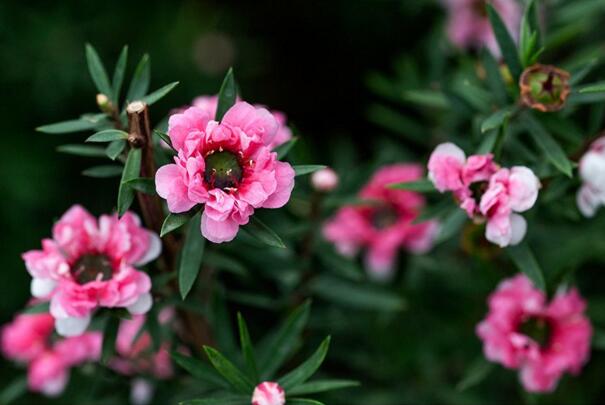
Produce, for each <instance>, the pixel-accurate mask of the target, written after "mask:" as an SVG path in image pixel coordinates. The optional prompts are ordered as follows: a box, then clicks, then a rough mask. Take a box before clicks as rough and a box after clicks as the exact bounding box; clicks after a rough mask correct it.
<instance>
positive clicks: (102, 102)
mask: <svg viewBox="0 0 605 405" xmlns="http://www.w3.org/2000/svg"><path fill="white" fill-rule="evenodd" d="M97 105H98V106H99V109H100V110H101V111H103V112H104V113H106V114H111V112H112V110H113V104H111V101H109V97H107V96H106V95H105V94H103V93H99V94H97Z"/></svg>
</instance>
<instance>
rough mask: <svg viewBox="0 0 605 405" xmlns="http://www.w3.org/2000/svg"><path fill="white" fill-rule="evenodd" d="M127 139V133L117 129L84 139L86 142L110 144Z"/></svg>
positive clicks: (100, 132) (107, 130)
mask: <svg viewBox="0 0 605 405" xmlns="http://www.w3.org/2000/svg"><path fill="white" fill-rule="evenodd" d="M125 139H128V133H127V132H125V131H121V130H119V129H106V130H104V131H99V132H97V133H95V134H93V135H91V136H89V137H88V138H87V139H86V142H111V141H118V140H125Z"/></svg>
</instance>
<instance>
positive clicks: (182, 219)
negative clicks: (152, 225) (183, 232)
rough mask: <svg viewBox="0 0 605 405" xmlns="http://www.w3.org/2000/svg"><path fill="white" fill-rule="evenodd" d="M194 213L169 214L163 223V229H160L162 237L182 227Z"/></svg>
mask: <svg viewBox="0 0 605 405" xmlns="http://www.w3.org/2000/svg"><path fill="white" fill-rule="evenodd" d="M191 217H192V215H191V214H188V213H185V214H168V216H167V217H166V219H165V220H164V223H163V224H162V230H161V231H160V237H164V235H166V234H168V233H170V232H172V231H174V230H176V229H178V228H180V227H181V226H183V225H185V224H186V223H187V222H189V220H190V219H191Z"/></svg>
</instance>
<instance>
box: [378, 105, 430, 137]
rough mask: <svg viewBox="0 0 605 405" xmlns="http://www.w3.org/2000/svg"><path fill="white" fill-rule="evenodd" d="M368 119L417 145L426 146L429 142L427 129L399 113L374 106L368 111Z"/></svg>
mask: <svg viewBox="0 0 605 405" xmlns="http://www.w3.org/2000/svg"><path fill="white" fill-rule="evenodd" d="M368 118H369V120H370V121H371V122H373V123H374V124H376V125H380V126H381V127H383V128H386V129H388V130H390V131H393V132H394V133H396V134H397V135H398V136H401V137H402V138H404V139H406V140H408V141H411V142H414V143H415V144H418V145H425V144H426V143H427V141H428V139H427V136H426V128H425V127H424V126H422V125H420V124H419V123H417V122H416V121H414V120H413V119H411V118H409V117H407V116H405V115H403V114H401V113H400V112H399V111H395V110H393V109H391V108H388V107H384V106H381V105H373V106H371V107H370V108H369V109H368Z"/></svg>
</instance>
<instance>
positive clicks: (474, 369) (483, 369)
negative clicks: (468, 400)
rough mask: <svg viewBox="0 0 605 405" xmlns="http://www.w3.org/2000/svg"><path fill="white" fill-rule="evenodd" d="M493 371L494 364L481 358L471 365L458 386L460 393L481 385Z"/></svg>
mask: <svg viewBox="0 0 605 405" xmlns="http://www.w3.org/2000/svg"><path fill="white" fill-rule="evenodd" d="M493 369H494V363H490V362H488V361H487V360H486V359H485V358H484V357H483V356H481V357H480V358H478V359H477V360H475V361H474V362H473V363H472V364H471V366H470V367H469V368H468V370H467V371H466V373H465V374H464V377H463V378H462V380H460V382H459V383H458V384H456V389H457V390H458V391H464V390H467V389H469V388H471V387H473V386H475V385H477V384H479V383H480V382H481V381H483V380H484V379H485V378H486V377H487V375H488V374H489V373H490V372H491V371H492V370H493Z"/></svg>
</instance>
